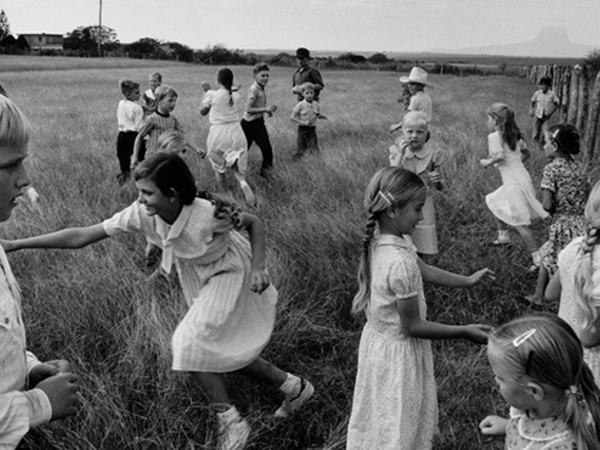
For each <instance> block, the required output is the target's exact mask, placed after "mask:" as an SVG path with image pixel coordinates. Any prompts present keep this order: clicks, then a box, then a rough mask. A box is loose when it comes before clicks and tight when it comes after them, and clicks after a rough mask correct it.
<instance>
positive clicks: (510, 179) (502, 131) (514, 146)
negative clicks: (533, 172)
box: [479, 103, 548, 266]
mask: <svg viewBox="0 0 600 450" xmlns="http://www.w3.org/2000/svg"><path fill="white" fill-rule="evenodd" d="M486 114H487V118H488V121H487V126H488V128H489V130H490V131H491V133H490V134H489V135H488V149H489V158H484V159H481V160H480V161H479V163H480V164H481V166H482V167H483V168H484V169H486V168H488V167H490V166H496V167H498V170H499V171H500V176H501V177H502V186H500V188H498V189H497V190H495V191H494V192H492V193H491V194H488V195H486V196H485V203H486V204H487V206H488V208H489V209H490V211H491V212H492V214H494V216H495V219H496V224H497V227H498V238H497V239H496V240H495V241H494V242H493V243H492V244H493V245H504V244H509V243H510V242H511V240H510V237H509V234H508V228H507V227H508V226H512V227H514V228H515V229H516V230H517V232H518V233H519V234H520V235H521V238H522V239H523V241H524V242H525V246H526V247H527V250H528V251H529V253H531V257H532V259H533V264H534V265H535V266H539V264H540V256H539V254H538V253H537V250H538V246H537V244H536V242H535V238H534V237H533V234H532V233H531V230H530V229H529V225H530V224H531V221H532V219H537V218H541V219H544V218H546V217H548V213H547V212H546V211H545V210H544V208H543V206H542V204H541V203H540V202H539V201H538V200H537V199H536V197H535V190H534V188H533V183H532V181H531V176H530V175H529V172H527V169H526V168H525V166H524V165H523V160H524V159H527V157H528V156H529V150H527V146H526V145H525V142H524V141H523V134H522V133H521V130H520V129H519V127H518V126H517V124H516V122H515V114H514V112H513V111H512V110H511V109H510V108H509V107H508V105H506V104H504V103H494V104H493V105H492V106H491V107H490V108H489V109H488V110H487V112H486Z"/></svg>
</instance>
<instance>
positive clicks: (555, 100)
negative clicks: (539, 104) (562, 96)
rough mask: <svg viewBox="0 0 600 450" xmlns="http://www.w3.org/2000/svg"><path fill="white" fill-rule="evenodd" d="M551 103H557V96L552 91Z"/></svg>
mask: <svg viewBox="0 0 600 450" xmlns="http://www.w3.org/2000/svg"><path fill="white" fill-rule="evenodd" d="M552 101H553V102H554V103H558V102H559V100H558V96H557V95H556V92H554V91H552Z"/></svg>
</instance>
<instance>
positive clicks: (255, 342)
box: [103, 198, 277, 372]
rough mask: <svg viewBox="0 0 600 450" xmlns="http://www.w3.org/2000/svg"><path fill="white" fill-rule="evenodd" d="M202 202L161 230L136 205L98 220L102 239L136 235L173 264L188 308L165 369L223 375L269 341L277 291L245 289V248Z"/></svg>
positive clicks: (168, 266) (185, 209)
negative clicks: (105, 234) (122, 234)
mask: <svg viewBox="0 0 600 450" xmlns="http://www.w3.org/2000/svg"><path fill="white" fill-rule="evenodd" d="M214 212H215V208H214V206H213V205H212V203H210V202H209V201H208V200H204V199H199V198H196V199H195V200H194V202H193V203H192V204H191V205H187V206H184V207H183V209H182V210H181V213H180V214H179V216H178V217H177V220H176V221H175V222H174V223H173V224H172V225H169V224H167V223H166V222H164V221H163V220H162V219H161V218H160V217H159V216H158V215H154V216H149V215H148V214H147V213H146V210H145V208H144V207H143V206H142V205H141V204H139V203H138V202H135V203H133V204H132V205H131V206H129V207H128V208H126V209H124V210H123V211H121V212H119V213H117V214H115V215H114V216H113V217H112V218H110V219H107V220H105V221H104V222H103V225H104V230H105V231H106V233H107V234H108V235H109V236H113V235H116V234H119V233H123V232H127V233H136V232H137V233H142V234H144V235H145V236H146V238H147V239H148V241H149V242H151V243H152V244H154V245H156V246H158V247H160V248H161V249H162V250H163V256H162V262H161V266H162V268H163V269H164V270H165V271H167V272H169V271H170V270H171V266H172V265H173V264H174V265H175V268H176V270H177V274H178V276H179V280H180V282H181V287H182V290H183V295H184V297H185V300H186V302H187V304H188V306H189V309H188V311H187V313H186V314H185V316H184V317H183V319H182V320H181V322H180V323H179V325H178V326H177V328H176V330H175V333H174V334H173V338H172V347H173V370H178V371H188V372H231V371H234V370H238V369H241V368H243V367H245V366H247V365H248V364H250V363H251V362H252V361H254V360H255V359H256V358H257V357H258V356H259V355H260V353H261V351H262V350H263V348H264V347H265V346H266V345H267V343H268V342H269V339H270V338H271V333H272V331H273V324H274V321H275V305H276V303H277V291H276V290H275V288H274V287H273V286H269V287H268V288H267V289H266V290H265V291H263V292H262V293H260V294H257V293H255V292H252V291H251V290H250V288H249V283H248V281H249V276H250V270H251V264H250V260H251V249H250V243H249V242H248V240H247V239H246V238H244V237H243V236H242V235H241V234H240V233H238V232H237V231H235V230H234V229H233V225H232V224H231V222H230V221H224V220H217V219H215V217H214Z"/></svg>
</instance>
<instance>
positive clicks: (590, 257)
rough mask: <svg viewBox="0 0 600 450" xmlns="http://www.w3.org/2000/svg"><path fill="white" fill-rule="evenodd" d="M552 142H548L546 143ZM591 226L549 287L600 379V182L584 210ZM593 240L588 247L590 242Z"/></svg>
mask: <svg viewBox="0 0 600 450" xmlns="http://www.w3.org/2000/svg"><path fill="white" fill-rule="evenodd" d="M546 145H548V143H546ZM584 217H585V222H586V223H587V230H586V231H585V232H583V233H582V236H580V237H578V238H575V239H573V241H571V242H570V243H569V244H568V245H567V246H566V247H565V248H564V250H563V251H562V252H560V254H559V255H558V270H557V271H556V273H555V274H554V276H553V277H552V279H551V280H550V283H549V284H548V287H547V288H546V292H545V296H546V298H547V299H549V300H553V301H554V300H560V304H559V308H558V316H559V317H561V318H562V319H564V320H565V321H566V322H567V323H568V324H569V325H571V326H572V327H573V329H574V330H575V332H576V333H577V335H578V336H579V338H580V339H581V342H582V344H583V347H584V350H583V356H584V359H585V362H586V363H587V364H588V365H589V367H590V369H591V370H592V374H593V375H594V378H595V380H596V384H598V383H600V321H599V319H598V317H599V315H598V308H600V270H599V269H598V268H599V267H600V253H599V252H598V249H597V242H595V241H596V240H597V237H596V236H595V233H597V230H598V228H599V227H600V183H596V184H595V185H594V187H593V188H592V191H591V192H590V196H589V198H588V201H587V204H586V206H585V210H584ZM588 241H592V242H593V243H592V244H591V245H590V246H589V249H588V248H587V245H586V243H587V242H588Z"/></svg>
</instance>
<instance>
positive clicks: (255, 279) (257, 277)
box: [250, 269, 271, 294]
mask: <svg viewBox="0 0 600 450" xmlns="http://www.w3.org/2000/svg"><path fill="white" fill-rule="evenodd" d="M270 284H271V279H270V277H269V274H268V273H267V272H266V270H264V269H253V270H252V272H250V290H251V291H252V292H256V293H259V294H260V293H261V292H262V291H264V290H265V289H266V288H268V287H269V285H270Z"/></svg>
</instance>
